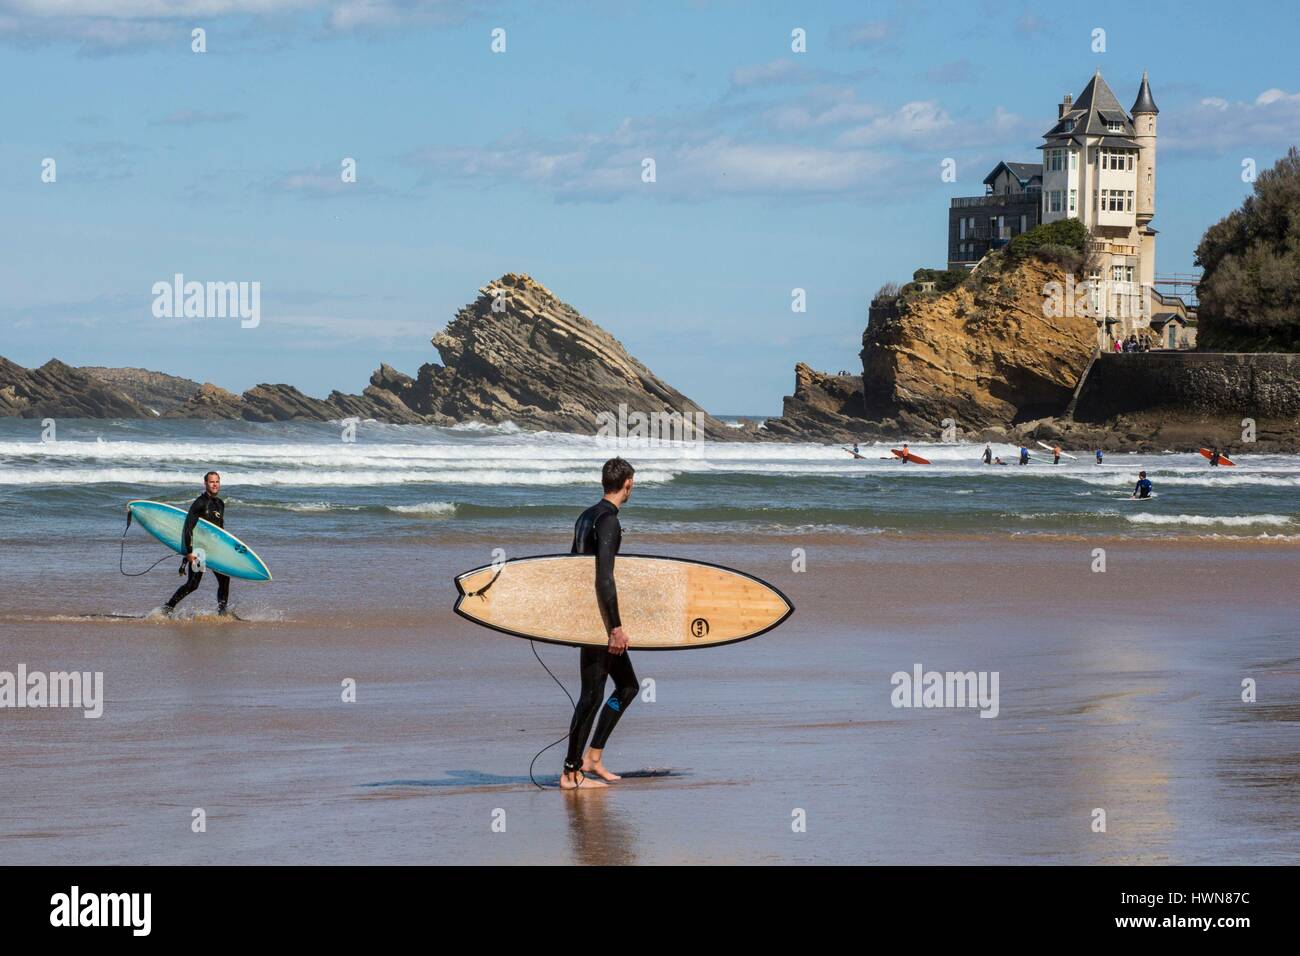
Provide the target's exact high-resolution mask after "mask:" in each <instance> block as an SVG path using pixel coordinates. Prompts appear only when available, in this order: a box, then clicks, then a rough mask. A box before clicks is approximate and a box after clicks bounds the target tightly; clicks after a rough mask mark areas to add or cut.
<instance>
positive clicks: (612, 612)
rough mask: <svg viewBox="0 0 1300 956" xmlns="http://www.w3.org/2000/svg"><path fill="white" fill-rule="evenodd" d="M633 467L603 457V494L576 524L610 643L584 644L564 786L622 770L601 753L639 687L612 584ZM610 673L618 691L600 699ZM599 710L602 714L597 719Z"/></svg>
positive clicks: (577, 544) (591, 783)
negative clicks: (592, 563)
mask: <svg viewBox="0 0 1300 956" xmlns="http://www.w3.org/2000/svg"><path fill="white" fill-rule="evenodd" d="M634 471H635V469H633V468H632V466H631V465H629V464H628V463H627V462H626V461H624V460H623V459H622V458H611V459H610V460H609V461H607V462H605V467H604V468H603V469H602V470H601V476H600V479H601V486H602V487H603V488H604V491H605V496H604V497H603V498H601V499H600V501H598V502H597V503H596V504H594V505H592V506H591V507H590V508H588V509H587V510H586V511H584V512H583V513H582V514H581V515H579V516H578V521H577V523H576V524H575V525H574V527H573V547H572V548H571V549H570V553H572V554H591V555H595V557H596V603H597V604H598V605H599V607H600V616H601V618H602V620H604V622H605V630H606V632H607V633H608V635H609V646H608V647H584V648H582V650H581V651H580V654H581V659H580V662H579V670H580V674H581V676H582V690H581V692H580V694H579V696H578V703H577V705H576V706H575V707H574V708H573V722H572V723H571V724H570V725H569V752H568V754H567V755H566V757H565V759H564V773H562V774H561V775H560V787H561V789H564V790H572V789H574V788H576V787H603V786H606V784H605V783H604V781H606V780H618V779H619V776H618V774H615V773H610V772H609V771H608V770H607V769H605V765H604V763H603V762H602V761H601V756H602V754H603V752H604V749H605V743H606V741H608V740H609V735H610V733H611V732H612V731H613V730H614V725H615V724H617V723H618V719H619V718H620V717H621V716H623V712H624V711H625V710H627V708H628V707H629V705H631V703H632V701H633V700H635V699H636V695H637V691H638V690H640V685H639V684H638V683H637V680H636V672H635V671H633V670H632V662H631V661H630V660H628V656H627V644H628V635H627V634H626V633H625V632H624V630H623V622H622V619H621V618H620V617H619V615H618V589H617V588H616V587H615V585H614V559H615V558H616V557H617V556H618V548H619V545H620V544H621V543H622V540H623V529H622V527H621V526H620V525H619V523H618V509H619V508H620V507H621V506H622V505H624V504H626V503H627V499H628V498H629V497H631V495H632V475H633V473H634ZM606 677H613V678H614V693H613V694H611V695H610V696H609V698H608V699H606V700H602V698H604V696H605V678H606ZM602 703H603V704H604V706H603V707H602V706H601V705H602ZM598 710H599V711H600V720H599V721H596V712H597V711H598ZM593 721H595V722H596V733H595V734H594V735H592V736H591V747H590V748H589V749H588V750H587V753H586V756H585V757H584V756H583V753H582V748H583V747H584V746H585V745H586V743H587V736H588V735H589V734H591V725H592V722H593ZM588 774H595V775H596V776H597V777H599V778H600V780H592V779H590V778H589V777H588V776H587V775H588Z"/></svg>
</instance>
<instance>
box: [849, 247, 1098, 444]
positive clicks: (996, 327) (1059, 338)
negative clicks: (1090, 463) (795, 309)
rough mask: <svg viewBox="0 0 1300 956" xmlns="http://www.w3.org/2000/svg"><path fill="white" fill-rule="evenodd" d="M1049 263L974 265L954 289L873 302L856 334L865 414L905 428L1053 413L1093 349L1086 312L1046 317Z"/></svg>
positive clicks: (1061, 278)
mask: <svg viewBox="0 0 1300 956" xmlns="http://www.w3.org/2000/svg"><path fill="white" fill-rule="evenodd" d="M1050 282H1058V283H1061V284H1062V285H1063V286H1064V284H1065V282H1066V276H1065V275H1064V273H1063V272H1062V271H1061V270H1060V269H1059V268H1058V267H1056V266H1052V265H1048V264H1046V263H1043V262H1040V261H1038V260H1037V259H1028V260H1026V261H1024V262H1023V263H1021V264H1019V265H1018V266H1016V267H1014V268H1006V269H1002V268H1000V267H998V266H996V265H994V266H990V267H988V268H983V269H981V270H980V272H979V273H978V274H977V275H974V276H972V277H971V278H970V279H968V280H967V281H966V282H965V283H963V284H962V285H961V286H958V287H957V288H955V289H953V290H951V291H949V292H944V293H939V294H925V293H922V294H916V295H911V296H908V297H905V298H904V299H902V300H901V302H900V303H899V304H897V305H894V306H892V307H891V306H889V305H885V306H879V305H873V307H872V311H871V320H870V323H869V324H868V326H867V329H866V331H865V332H864V333H863V335H862V352H861V356H862V367H863V381H864V384H865V389H864V397H865V406H866V407H865V413H866V415H867V417H869V418H872V419H884V418H894V419H898V420H899V421H900V423H902V424H903V425H904V427H905V428H906V429H908V430H909V431H915V430H917V429H919V428H922V427H928V429H929V430H933V431H937V430H938V428H939V425H940V423H941V422H942V421H943V420H944V419H945V418H952V419H954V420H956V421H957V423H958V425H959V427H960V428H962V429H963V430H969V429H978V428H984V427H988V426H991V425H999V426H1008V425H1011V424H1014V423H1016V422H1022V421H1025V420H1029V419H1035V418H1042V417H1044V416H1049V415H1057V414H1060V413H1061V412H1062V411H1064V409H1065V407H1066V405H1067V404H1068V403H1069V401H1070V398H1071V395H1072V393H1073V390H1074V387H1075V385H1076V383H1077V382H1078V380H1079V377H1080V375H1081V374H1082V373H1083V370H1084V369H1085V368H1086V367H1087V364H1088V360H1089V359H1090V358H1091V356H1092V354H1093V352H1094V350H1095V349H1096V343H1097V326H1096V322H1095V320H1094V319H1092V318H1091V317H1089V316H1086V315H1067V316H1063V317H1059V318H1048V317H1046V316H1045V315H1044V310H1043V306H1044V301H1045V293H1044V289H1045V288H1046V287H1047V284H1048V283H1050Z"/></svg>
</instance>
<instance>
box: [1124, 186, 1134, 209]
mask: <svg viewBox="0 0 1300 956" xmlns="http://www.w3.org/2000/svg"><path fill="white" fill-rule="evenodd" d="M1124 211H1125V212H1132V211H1133V190H1131V189H1129V190H1126V191H1125V193H1124Z"/></svg>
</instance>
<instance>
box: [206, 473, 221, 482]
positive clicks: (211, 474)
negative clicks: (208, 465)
mask: <svg viewBox="0 0 1300 956" xmlns="http://www.w3.org/2000/svg"><path fill="white" fill-rule="evenodd" d="M213 475H216V476H217V477H218V478H220V477H221V472H219V471H210V472H208V473H207V474H206V475H204V476H203V483H204V484H205V485H206V484H207V483H208V479H209V478H211V477H212V476H213Z"/></svg>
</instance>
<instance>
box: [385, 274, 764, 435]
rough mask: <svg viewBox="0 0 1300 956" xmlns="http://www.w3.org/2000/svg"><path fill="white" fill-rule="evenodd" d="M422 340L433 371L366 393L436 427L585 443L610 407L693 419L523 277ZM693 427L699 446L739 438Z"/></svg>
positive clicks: (596, 329)
mask: <svg viewBox="0 0 1300 956" xmlns="http://www.w3.org/2000/svg"><path fill="white" fill-rule="evenodd" d="M494 304H495V305H496V307H497V311H494V310H493V306H494ZM432 341H433V345H434V346H435V347H436V348H437V350H438V354H439V356H440V357H441V358H442V362H443V364H441V365H439V364H436V363H430V364H427V365H424V366H421V368H420V371H419V374H418V376H417V377H416V379H415V380H414V381H412V380H410V379H408V378H406V377H405V376H402V375H400V373H394V372H393V371H392V369H387V368H386V367H385V368H381V369H380V370H379V371H378V372H376V373H375V375H374V376H372V378H371V384H372V386H374V387H377V388H381V389H385V390H389V391H391V392H392V394H394V395H395V396H397V397H398V398H399V399H400V400H401V401H402V402H403V403H404V404H406V405H408V406H409V407H411V408H412V409H413V410H415V411H416V412H419V413H420V414H423V415H427V416H429V419H430V420H431V421H433V422H435V423H437V424H452V423H455V422H464V421H480V422H485V423H501V422H506V421H511V422H514V423H515V424H516V425H519V426H521V427H524V428H541V429H548V430H554V431H568V432H578V433H586V434H592V433H594V432H595V430H596V428H597V426H598V422H597V417H596V416H597V415H599V414H601V413H610V414H613V415H615V416H617V415H618V412H619V406H620V405H626V406H627V409H628V412H629V413H631V412H643V413H651V412H667V411H671V412H681V413H697V412H698V413H703V409H702V408H700V406H699V405H697V404H695V402H693V401H691V400H690V399H689V398H687V397H686V396H685V395H683V394H682V393H681V392H679V391H677V390H676V389H675V388H673V387H672V386H670V385H668V384H667V383H666V382H664V381H662V380H661V379H659V378H658V377H656V376H655V375H654V373H652V372H651V371H650V370H649V369H648V368H646V367H645V366H644V365H642V364H641V363H640V362H638V361H637V360H636V359H634V358H633V357H632V356H631V355H629V354H628V353H627V350H626V349H624V348H623V346H622V345H620V344H619V342H618V341H617V340H616V339H615V338H614V337H613V336H612V335H610V334H609V333H608V332H606V331H605V330H604V329H602V328H600V326H598V325H596V324H595V323H594V322H592V321H590V320H589V319H587V318H585V317H583V316H582V315H580V314H579V313H578V312H577V310H575V309H574V308H573V307H572V306H569V305H567V304H565V303H564V302H561V301H560V300H559V299H558V298H556V297H555V296H554V295H553V294H552V293H551V292H550V290H548V289H547V288H546V287H544V286H543V285H541V284H540V283H538V282H535V281H534V280H533V279H531V278H530V277H528V276H526V275H517V274H515V273H509V274H507V275H504V276H502V277H501V278H500V279H498V280H497V281H496V282H493V283H491V284H490V285H486V286H484V287H483V288H482V289H480V290H479V296H478V298H477V299H475V300H474V301H473V302H471V303H470V304H469V305H467V306H465V307H464V308H462V309H461V310H460V311H459V312H457V313H456V316H455V318H454V319H452V321H451V322H450V323H449V324H448V325H447V327H446V328H445V329H444V330H443V331H441V332H439V333H438V334H437V335H435V336H434V337H433V340H432ZM702 424H703V428H704V431H705V434H706V435H708V436H709V437H712V438H722V439H730V438H736V437H739V436H738V435H737V434H736V433H737V431H738V430H737V429H729V428H727V427H726V426H725V425H723V424H722V423H721V422H719V421H718V420H717V419H715V418H713V417H712V416H709V415H707V414H706V415H704V418H703V421H702Z"/></svg>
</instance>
